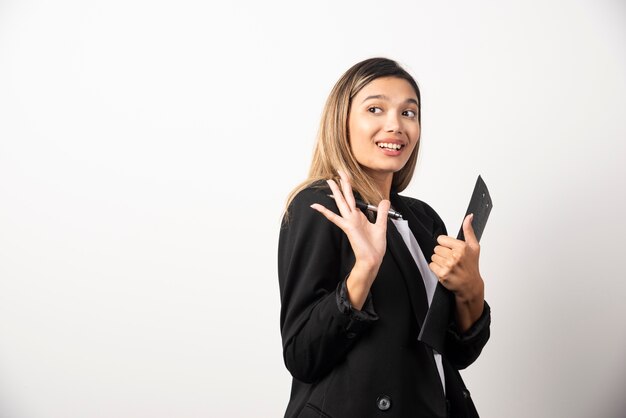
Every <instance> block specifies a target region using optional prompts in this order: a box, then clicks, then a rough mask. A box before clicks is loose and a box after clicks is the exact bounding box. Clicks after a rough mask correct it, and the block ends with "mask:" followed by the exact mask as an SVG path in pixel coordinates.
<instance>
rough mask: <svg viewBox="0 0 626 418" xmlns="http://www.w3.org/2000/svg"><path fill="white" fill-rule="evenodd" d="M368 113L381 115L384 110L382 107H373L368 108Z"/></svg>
mask: <svg viewBox="0 0 626 418" xmlns="http://www.w3.org/2000/svg"><path fill="white" fill-rule="evenodd" d="M367 111H368V112H370V113H380V112H382V111H383V110H382V109H381V108H380V107H376V106H371V107H368V108H367Z"/></svg>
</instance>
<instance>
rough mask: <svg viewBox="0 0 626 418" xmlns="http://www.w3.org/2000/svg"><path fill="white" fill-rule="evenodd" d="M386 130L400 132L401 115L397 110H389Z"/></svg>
mask: <svg viewBox="0 0 626 418" xmlns="http://www.w3.org/2000/svg"><path fill="white" fill-rule="evenodd" d="M384 129H385V132H400V117H399V116H398V115H396V114H395V112H389V113H388V114H387V118H386V119H385V127H384Z"/></svg>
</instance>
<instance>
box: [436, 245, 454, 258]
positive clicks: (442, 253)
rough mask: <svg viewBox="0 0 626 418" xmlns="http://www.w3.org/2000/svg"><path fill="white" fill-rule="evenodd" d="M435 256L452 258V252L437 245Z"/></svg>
mask: <svg viewBox="0 0 626 418" xmlns="http://www.w3.org/2000/svg"><path fill="white" fill-rule="evenodd" d="M435 254H438V255H440V256H442V257H450V255H451V254H452V250H451V249H450V248H448V247H442V246H441V245H437V246H436V247H435Z"/></svg>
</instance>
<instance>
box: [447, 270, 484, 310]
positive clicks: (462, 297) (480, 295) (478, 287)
mask: <svg viewBox="0 0 626 418" xmlns="http://www.w3.org/2000/svg"><path fill="white" fill-rule="evenodd" d="M454 297H455V299H456V303H457V304H462V305H474V304H476V303H480V302H482V301H484V300H485V282H483V279H482V278H481V277H479V278H478V280H476V281H474V284H473V285H472V286H468V287H466V288H465V289H462V290H459V291H457V292H455V293H454Z"/></svg>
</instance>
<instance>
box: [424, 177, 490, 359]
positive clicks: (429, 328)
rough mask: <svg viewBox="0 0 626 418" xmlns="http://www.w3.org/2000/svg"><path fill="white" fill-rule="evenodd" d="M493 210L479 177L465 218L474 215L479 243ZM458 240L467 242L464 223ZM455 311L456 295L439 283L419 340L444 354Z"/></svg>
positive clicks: (473, 224) (485, 186)
mask: <svg viewBox="0 0 626 418" xmlns="http://www.w3.org/2000/svg"><path fill="white" fill-rule="evenodd" d="M492 208H493V202H492V200H491V195H490V194H489V190H488V189H487V185H486V184H485V182H484V180H483V179H482V177H481V176H480V175H479V176H478V178H477V179H476V184H475V185H474V191H473V192H472V196H471V198H470V202H469V205H468V206H467V211H466V212H465V216H464V217H463V219H464V220H465V217H466V216H467V215H469V214H470V213H473V214H474V218H473V219H472V228H474V234H476V239H477V240H478V241H480V238H481V237H482V235H483V231H484V230H485V225H486V224H487V219H489V214H490V213H491V209H492ZM457 239H460V240H463V241H465V236H464V234H463V224H462V223H461V228H460V230H459V233H458V235H457ZM453 310H454V294H453V293H452V292H450V291H449V290H448V289H446V288H445V287H443V285H442V284H441V283H437V288H436V289H435V294H434V296H433V300H432V302H431V304H430V307H429V308H428V312H426V317H425V318H424V322H423V324H422V329H421V330H420V333H419V336H418V337H417V339H418V340H419V341H422V342H423V343H425V344H428V345H429V346H430V347H432V348H433V349H434V350H436V351H437V352H439V353H443V350H444V346H445V339H446V332H447V330H448V324H449V323H450V317H451V315H452V312H453Z"/></svg>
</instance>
